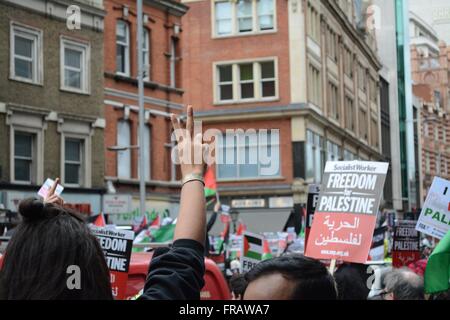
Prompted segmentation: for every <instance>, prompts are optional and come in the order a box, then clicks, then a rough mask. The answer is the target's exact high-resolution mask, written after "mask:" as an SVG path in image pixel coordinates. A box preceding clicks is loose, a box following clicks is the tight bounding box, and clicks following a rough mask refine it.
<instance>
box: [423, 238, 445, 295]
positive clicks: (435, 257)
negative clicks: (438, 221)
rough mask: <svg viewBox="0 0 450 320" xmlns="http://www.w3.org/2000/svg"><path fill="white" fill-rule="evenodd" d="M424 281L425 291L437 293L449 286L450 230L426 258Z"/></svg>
mask: <svg viewBox="0 0 450 320" xmlns="http://www.w3.org/2000/svg"><path fill="white" fill-rule="evenodd" d="M424 282H425V292H426V293H437V292H441V291H446V290H448V289H449V288H450V231H449V232H447V234H446V235H445V236H444V238H442V240H441V241H440V242H439V243H438V245H437V246H436V248H435V249H434V250H433V253H432V254H431V255H430V257H429V258H428V263H427V267H426V269H425V275H424Z"/></svg>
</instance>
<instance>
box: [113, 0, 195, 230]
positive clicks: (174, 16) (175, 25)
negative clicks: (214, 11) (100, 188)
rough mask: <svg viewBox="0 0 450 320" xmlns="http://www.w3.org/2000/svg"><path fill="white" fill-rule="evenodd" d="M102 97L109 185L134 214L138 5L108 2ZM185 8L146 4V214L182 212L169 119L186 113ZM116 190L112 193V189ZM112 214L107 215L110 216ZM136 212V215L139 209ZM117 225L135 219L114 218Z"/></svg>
mask: <svg viewBox="0 0 450 320" xmlns="http://www.w3.org/2000/svg"><path fill="white" fill-rule="evenodd" d="M104 7H105V10H106V12H107V14H106V16H105V40H104V52H105V60H104V70H105V73H104V75H105V80H104V88H105V89H104V96H105V118H106V128H105V152H106V154H105V158H106V168H105V171H106V181H107V182H108V184H109V189H110V191H114V189H115V192H116V195H129V196H131V207H130V210H135V209H136V208H138V207H139V198H138V194H139V193H138V190H139V175H140V174H141V173H139V172H138V150H137V148H136V147H135V146H136V145H137V144H138V107H137V105H138V95H137V93H138V87H137V64H138V63H137V50H136V43H137V40H136V32H137V30H136V28H137V16H136V1H134V0H129V1H123V0H121V1H119V0H105V1H104ZM186 11H187V7H186V6H185V5H183V4H181V3H180V2H179V1H173V0H153V1H144V7H143V12H144V17H143V20H144V67H145V72H146V77H145V79H144V80H145V82H144V104H145V121H146V129H145V130H146V140H145V141H144V143H143V151H144V153H145V154H146V155H148V156H147V158H146V172H145V173H143V174H145V176H146V181H147V183H146V186H147V199H146V201H147V206H146V207H147V212H152V211H153V210H156V211H157V212H163V211H165V210H169V212H170V213H176V212H177V211H178V198H177V196H178V195H177V193H176V191H177V190H178V188H179V182H178V181H177V176H176V175H177V173H176V168H175V166H174V165H173V164H172V162H171V157H170V155H171V150H172V144H171V140H170V134H171V124H170V119H169V118H168V115H169V114H170V113H180V112H182V110H183V107H182V99H183V93H184V91H183V89H182V82H181V79H182V78H181V64H182V61H181V59H180V58H179V57H180V55H181V50H180V41H181V36H182V33H183V30H182V26H181V17H182V16H183V15H184V14H185V13H186ZM111 189H112V190H111ZM106 213H108V212H106ZM135 213H136V211H135ZM115 217H116V218H115V219H116V220H114V221H115V222H117V223H118V224H122V223H127V221H128V222H130V220H131V219H132V218H133V215H126V214H124V215H118V216H115Z"/></svg>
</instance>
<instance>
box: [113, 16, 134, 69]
mask: <svg viewBox="0 0 450 320" xmlns="http://www.w3.org/2000/svg"><path fill="white" fill-rule="evenodd" d="M120 23H123V24H124V25H125V27H126V29H125V31H126V32H125V38H126V41H125V42H122V41H118V40H117V25H118V24H120ZM115 44H116V47H115V50H116V54H115V59H116V64H117V45H118V44H119V45H121V46H124V47H125V70H124V71H123V72H122V71H118V70H117V65H116V74H118V75H122V76H126V77H129V76H130V26H129V24H128V23H127V22H126V21H125V20H120V19H119V20H116V29H115Z"/></svg>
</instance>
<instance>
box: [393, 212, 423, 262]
mask: <svg viewBox="0 0 450 320" xmlns="http://www.w3.org/2000/svg"><path fill="white" fill-rule="evenodd" d="M416 224H417V221H415V220H400V221H398V222H397V225H396V226H395V228H394V244H393V246H392V265H393V266H394V267H396V268H400V267H403V266H408V265H409V264H410V263H413V262H416V261H417V260H419V259H420V235H419V232H418V231H417V230H416V229H415V226H416Z"/></svg>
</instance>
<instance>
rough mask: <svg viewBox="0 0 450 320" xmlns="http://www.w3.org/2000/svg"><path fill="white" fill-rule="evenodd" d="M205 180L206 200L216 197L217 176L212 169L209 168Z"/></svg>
mask: <svg viewBox="0 0 450 320" xmlns="http://www.w3.org/2000/svg"><path fill="white" fill-rule="evenodd" d="M203 180H204V181H205V198H208V197H212V196H215V195H216V192H217V183H216V175H215V174H214V170H213V168H212V167H208V169H207V170H206V172H205V176H204V177H203Z"/></svg>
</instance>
